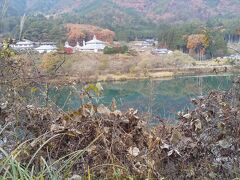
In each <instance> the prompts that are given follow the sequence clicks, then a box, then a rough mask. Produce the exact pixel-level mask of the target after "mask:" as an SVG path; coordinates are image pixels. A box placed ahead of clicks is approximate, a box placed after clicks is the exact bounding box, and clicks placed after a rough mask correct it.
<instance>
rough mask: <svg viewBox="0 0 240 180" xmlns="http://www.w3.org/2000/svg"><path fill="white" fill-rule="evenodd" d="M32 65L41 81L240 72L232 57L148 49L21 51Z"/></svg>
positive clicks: (107, 79) (109, 79)
mask: <svg viewBox="0 0 240 180" xmlns="http://www.w3.org/2000/svg"><path fill="white" fill-rule="evenodd" d="M18 58H20V59H24V61H26V62H28V61H29V59H31V62H29V64H30V66H31V67H30V68H32V67H33V66H34V67H35V68H36V69H38V71H39V75H41V78H42V81H51V82H58V83H67V82H83V81H84V82H93V81H124V80H137V79H146V78H171V77H174V76H182V75H202V74H221V73H239V72H240V68H239V65H237V64H233V63H232V62H231V61H229V60H226V59H225V60H221V61H217V60H210V61H202V62H200V61H196V60H194V59H193V58H191V57H190V56H189V55H187V54H183V53H181V52H179V51H175V52H173V53H172V54H168V55H153V54H151V53H148V52H143V53H138V54H135V55H132V54H116V55H105V54H95V53H76V54H72V55H66V54H44V55H37V54H34V55H31V56H29V55H26V54H25V55H20V56H18Z"/></svg>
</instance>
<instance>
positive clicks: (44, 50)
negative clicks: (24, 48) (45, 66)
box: [35, 45, 57, 53]
mask: <svg viewBox="0 0 240 180" xmlns="http://www.w3.org/2000/svg"><path fill="white" fill-rule="evenodd" d="M35 50H36V51H37V52H39V53H50V52H56V51H57V47H56V46H52V45H42V46H40V47H38V48H35Z"/></svg>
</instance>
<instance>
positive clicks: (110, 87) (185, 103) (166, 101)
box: [49, 75, 233, 119]
mask: <svg viewBox="0 0 240 180" xmlns="http://www.w3.org/2000/svg"><path fill="white" fill-rule="evenodd" d="M232 79H233V76H230V75H226V76H205V77H204V76H202V77H178V78H175V79H171V80H138V81H125V82H111V83H103V84H102V86H103V88H104V92H103V95H102V96H101V97H100V98H98V99H96V100H95V102H96V103H102V104H104V105H107V106H108V105H110V104H111V102H112V99H113V98H115V99H116V101H117V105H118V108H119V109H121V110H126V109H128V108H130V107H131V108H136V109H138V110H139V111H140V112H142V113H148V114H152V115H154V116H161V117H162V118H167V119H175V114H176V112H178V111H181V110H184V109H188V108H191V103H190V99H191V98H194V97H197V96H201V95H205V94H207V93H208V92H210V91H211V90H228V89H230V88H231V86H232ZM80 89H81V87H80V86H74V87H73V86H65V87H60V88H56V87H52V88H51V89H50V92H49V96H50V98H49V99H51V101H52V102H54V103H56V105H57V106H58V107H61V108H63V109H64V110H66V111H67V110H74V109H78V108H79V107H80V105H81V104H82V103H84V102H82V100H81V99H80V96H79V91H80Z"/></svg>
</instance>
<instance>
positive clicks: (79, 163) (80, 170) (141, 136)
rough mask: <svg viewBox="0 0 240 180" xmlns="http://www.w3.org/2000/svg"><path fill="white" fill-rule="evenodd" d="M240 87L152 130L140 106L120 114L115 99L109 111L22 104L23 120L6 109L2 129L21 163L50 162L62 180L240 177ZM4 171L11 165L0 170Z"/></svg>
mask: <svg viewBox="0 0 240 180" xmlns="http://www.w3.org/2000/svg"><path fill="white" fill-rule="evenodd" d="M239 88H240V84H239V81H236V82H235V85H234V87H233V88H232V90H231V91H229V92H217V91H215V92H211V93H210V94H209V95H208V96H206V97H199V98H197V99H193V100H192V102H193V104H194V105H195V109H194V110H192V111H189V112H180V113H179V123H178V124H177V125H176V126H169V125H166V124H165V123H164V121H162V120H161V118H158V119H159V120H160V125H159V126H157V127H154V128H150V127H148V126H147V123H146V121H145V120H144V119H142V118H141V117H139V116H138V111H137V110H134V109H129V110H128V111H127V112H120V111H118V110H117V109H116V104H115V102H114V101H113V103H112V105H111V107H110V108H108V107H105V106H103V105H99V106H94V105H92V104H86V105H84V106H82V107H81V108H80V109H79V110H78V111H75V112H71V113H60V114H59V113H57V114H56V113H54V112H51V111H49V110H47V109H39V108H34V107H29V106H28V107H23V108H20V109H19V110H18V112H19V113H18V117H21V118H19V120H20V121H19V120H18V119H16V114H15V112H13V111H9V110H8V109H7V108H6V107H5V108H4V107H3V106H2V107H1V111H0V116H1V123H2V127H4V126H6V124H9V123H10V125H9V126H7V127H6V128H5V129H4V130H3V133H2V134H1V136H2V138H5V141H4V142H5V145H4V146H3V148H4V147H7V144H8V146H9V143H10V144H11V146H12V149H15V150H14V151H12V152H13V153H17V156H16V158H17V159H18V161H20V162H21V163H22V164H23V165H24V164H25V165H27V167H29V168H30V167H33V166H34V167H38V168H39V169H41V159H45V161H46V162H47V163H48V164H49V167H51V168H52V169H55V170H56V171H57V172H58V173H59V175H60V176H61V177H63V178H69V177H71V176H73V175H75V176H76V175H78V176H81V177H83V176H84V175H86V174H91V177H92V178H93V179H99V178H105V179H112V178H113V179H118V178H130V177H135V178H136V179H146V178H149V179H161V178H167V179H234V178H239V177H240V171H239V169H240V161H239V159H240V158H239V155H240V154H239V145H240V144H239V142H240V141H239V137H240V104H239V100H240V99H239V97H240V96H239V92H240V91H239ZM16 129H21V131H22V132H24V133H23V134H24V135H25V136H23V137H22V138H21V139H18V140H16V139H14V140H13V139H12V136H10V134H11V133H13V132H14V133H15V132H16ZM20 134H21V133H20ZM9 138H10V139H9ZM21 142H24V144H23V145H21V148H18V147H17V146H18V145H19V143H21ZM13 147H14V148H13ZM10 149H11V148H9V150H10ZM6 151H7V150H6ZM9 153H10V152H9ZM5 171H7V167H5V168H3V170H2V171H1V172H0V174H1V173H4V172H5ZM44 177H45V178H48V174H44Z"/></svg>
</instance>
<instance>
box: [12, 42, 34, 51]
mask: <svg viewBox="0 0 240 180" xmlns="http://www.w3.org/2000/svg"><path fill="white" fill-rule="evenodd" d="M10 47H11V48H13V49H14V50H19V51H23V50H32V49H33V48H34V42H32V41H29V40H24V41H19V42H17V43H16V44H11V45H10Z"/></svg>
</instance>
